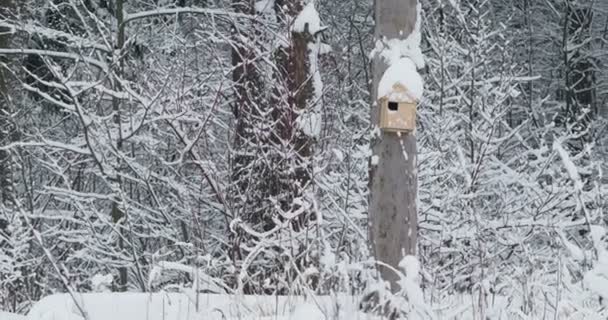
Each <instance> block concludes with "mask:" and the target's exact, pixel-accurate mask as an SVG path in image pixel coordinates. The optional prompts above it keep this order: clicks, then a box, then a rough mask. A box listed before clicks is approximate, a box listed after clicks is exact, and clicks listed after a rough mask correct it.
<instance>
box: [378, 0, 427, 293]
mask: <svg viewBox="0 0 608 320" xmlns="http://www.w3.org/2000/svg"><path fill="white" fill-rule="evenodd" d="M416 5H417V1H416V0H376V1H375V21H376V28H375V40H376V41H378V40H381V39H384V38H386V39H405V38H407V37H408V36H409V35H410V34H411V32H412V31H413V29H414V26H415V23H416ZM387 68H388V65H387V64H386V62H385V61H383V60H382V58H381V57H380V56H379V55H376V56H375V57H374V60H373V73H374V77H373V87H372V97H373V99H374V104H373V106H372V115H371V118H372V123H373V124H377V123H378V114H379V110H378V104H377V103H376V98H377V97H376V91H377V89H378V83H379V81H380V79H381V77H382V75H383V73H384V72H385V71H386V69H387ZM372 150H373V157H374V158H373V159H377V160H378V161H377V162H376V161H375V160H373V161H372V163H371V166H370V177H369V178H370V181H369V184H370V197H371V198H370V208H369V215H370V217H369V219H370V240H371V243H372V250H373V252H374V255H375V258H376V259H377V260H379V261H381V262H384V263H386V264H388V265H390V266H392V267H393V268H396V269H398V265H399V262H400V261H401V259H402V258H403V257H404V256H406V255H415V254H416V238H417V213H416V194H417V187H418V181H417V173H416V136H415V132H412V133H407V134H401V135H400V136H399V135H397V134H395V133H390V132H382V133H380V136H379V137H377V138H375V141H373V142H372ZM374 164H376V165H374ZM379 271H380V274H381V276H382V278H383V279H384V280H385V281H389V282H390V283H391V285H392V290H397V289H398V288H396V286H395V285H394V284H395V283H396V282H397V280H398V279H399V278H398V275H397V274H395V273H394V272H393V271H391V270H389V269H388V268H386V267H382V266H380V267H379Z"/></svg>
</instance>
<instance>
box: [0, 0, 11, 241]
mask: <svg viewBox="0 0 608 320" xmlns="http://www.w3.org/2000/svg"><path fill="white" fill-rule="evenodd" d="M11 6H12V3H11V0H0V14H4V13H5V11H8V9H10V8H11ZM8 31H9V30H8V29H7V28H1V27H0V48H8V47H9V45H10V35H9V34H8ZM2 60H4V59H2ZM8 94H9V90H8V81H7V79H6V72H5V71H4V68H0V145H3V144H7V143H8V142H9V140H11V136H12V135H13V134H12V133H11V121H10V119H9V117H10V114H11V112H10V106H9V97H8ZM10 168H11V165H10V155H9V151H3V150H0V206H1V205H2V204H7V202H8V192H9V190H10V188H11V187H12V183H11V169H10ZM1 231H2V221H1V217H0V232H1Z"/></svg>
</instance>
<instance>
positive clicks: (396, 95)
mask: <svg viewBox="0 0 608 320" xmlns="http://www.w3.org/2000/svg"><path fill="white" fill-rule="evenodd" d="M423 92H424V82H423V80H422V77H421V76H420V74H419V73H418V71H417V70H416V64H415V63H414V62H413V61H412V60H411V59H410V58H401V59H399V60H397V61H395V62H394V63H393V64H392V65H390V66H389V67H388V69H386V71H385V72H384V74H383V75H382V78H381V79H380V83H379V84H378V99H381V98H387V99H389V100H395V101H407V102H416V101H419V100H420V99H421V98H422V94H423ZM412 100H415V101H412Z"/></svg>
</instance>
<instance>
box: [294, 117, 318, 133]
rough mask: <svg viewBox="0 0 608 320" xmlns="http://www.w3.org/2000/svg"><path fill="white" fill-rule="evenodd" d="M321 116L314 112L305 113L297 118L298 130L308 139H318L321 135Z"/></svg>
mask: <svg viewBox="0 0 608 320" xmlns="http://www.w3.org/2000/svg"><path fill="white" fill-rule="evenodd" d="M321 121H322V120H321V115H320V114H318V113H316V112H305V113H302V114H300V115H299V116H298V118H297V119H296V123H297V125H298V128H299V129H300V130H302V132H303V133H304V134H305V135H307V136H309V137H318V136H319V135H320V134H321V123H322V122H321Z"/></svg>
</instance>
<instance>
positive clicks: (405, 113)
mask: <svg viewBox="0 0 608 320" xmlns="http://www.w3.org/2000/svg"><path fill="white" fill-rule="evenodd" d="M416 101H417V99H415V98H413V97H412V94H410V93H409V92H408V89H407V88H406V87H405V86H403V85H401V84H400V83H396V84H394V85H393V86H392V89H391V90H390V91H389V92H387V93H386V94H385V95H384V96H382V97H380V99H379V108H380V115H379V122H380V123H379V127H380V129H381V130H383V131H386V132H412V131H414V129H416V104H417V102H416Z"/></svg>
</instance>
